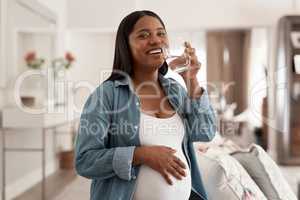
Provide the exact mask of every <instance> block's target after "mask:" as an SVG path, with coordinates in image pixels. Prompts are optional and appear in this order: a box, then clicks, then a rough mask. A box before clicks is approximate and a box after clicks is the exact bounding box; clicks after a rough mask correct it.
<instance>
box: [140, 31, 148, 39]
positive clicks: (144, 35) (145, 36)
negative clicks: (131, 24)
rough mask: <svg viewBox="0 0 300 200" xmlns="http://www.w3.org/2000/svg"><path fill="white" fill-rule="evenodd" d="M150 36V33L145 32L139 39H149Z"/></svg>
mask: <svg viewBox="0 0 300 200" xmlns="http://www.w3.org/2000/svg"><path fill="white" fill-rule="evenodd" d="M149 35H150V33H148V32H143V33H141V34H139V35H138V37H139V38H147V37H149Z"/></svg>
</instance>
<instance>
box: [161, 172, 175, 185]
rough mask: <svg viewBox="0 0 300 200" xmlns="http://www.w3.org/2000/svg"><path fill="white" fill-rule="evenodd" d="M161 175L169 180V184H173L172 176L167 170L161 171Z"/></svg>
mask: <svg viewBox="0 0 300 200" xmlns="http://www.w3.org/2000/svg"><path fill="white" fill-rule="evenodd" d="M161 175H162V176H163V177H164V179H165V180H166V181H167V183H168V184H169V185H173V182H172V180H171V178H170V176H169V173H168V172H167V171H163V172H162V173H161Z"/></svg>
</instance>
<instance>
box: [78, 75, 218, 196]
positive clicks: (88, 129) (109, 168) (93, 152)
mask: <svg viewBox="0 0 300 200" xmlns="http://www.w3.org/2000/svg"><path fill="white" fill-rule="evenodd" d="M159 81H160V84H161V86H162V87H163V90H164V92H165V94H166V96H167V98H168V100H169V102H170V104H171V105H172V107H173V108H174V110H175V111H176V112H177V113H178V114H179V116H180V117H181V119H182V121H183V124H184V126H185V136H184V139H183V141H182V150H183V152H184V154H185V157H186V159H187V162H188V164H189V168H190V171H191V177H192V190H193V191H194V192H196V193H197V194H198V195H200V196H202V197H203V199H207V196H206V193H205V190H204V187H203V183H202V180H201V175H200V171H199V169H198V166H197V161H196V155H195V152H194V149H193V144H192V142H195V141H210V140H212V138H213V137H214V135H215V131H216V120H215V113H214V110H213V109H212V107H211V105H210V104H209V100H208V95H207V93H206V91H204V93H203V94H202V95H201V97H199V98H197V99H190V98H189V97H188V94H187V92H186V90H185V88H184V87H182V86H181V85H180V84H179V83H178V82H177V81H175V80H173V79H171V78H165V77H163V76H162V75H159ZM139 124H140V101H139V98H138V96H137V95H136V94H135V93H134V92H133V89H132V87H131V84H130V81H129V79H126V78H124V79H121V80H115V81H105V82H103V83H102V84H101V85H100V86H99V87H97V89H96V90H95V91H94V92H93V93H92V94H91V95H90V96H89V98H88V100H87V102H86V103H85V106H84V109H83V112H82V114H81V118H80V126H79V131H78V135H77V138H76V144H75V166H76V170H77V173H78V174H79V175H81V176H84V177H86V178H89V179H92V184H91V189H90V199H91V200H102V199H103V200H132V199H133V196H134V191H135V186H136V179H137V176H138V174H139V166H134V165H132V160H133V153H134V149H135V147H137V146H140V140H139V128H140V127H139Z"/></svg>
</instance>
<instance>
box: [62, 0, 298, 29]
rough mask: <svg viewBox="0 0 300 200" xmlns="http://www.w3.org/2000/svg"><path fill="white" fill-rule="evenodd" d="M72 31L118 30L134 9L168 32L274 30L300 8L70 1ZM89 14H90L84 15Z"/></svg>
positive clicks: (283, 3) (208, 0)
mask: <svg viewBox="0 0 300 200" xmlns="http://www.w3.org/2000/svg"><path fill="white" fill-rule="evenodd" d="M67 4H68V5H67V6H68V15H67V16H68V24H67V26H68V28H110V29H116V28H117V25H118V24H119V22H120V20H121V19H122V18H123V16H125V15H126V14H128V13H129V12H130V11H132V10H134V9H149V10H153V11H155V12H157V13H158V14H159V15H160V16H161V17H162V18H163V20H164V21H165V22H166V25H167V28H168V29H185V30H186V29H199V28H203V27H204V28H215V27H218V28H220V27H249V26H270V25H274V24H275V23H276V22H277V19H278V18H279V17H280V16H282V15H285V14H291V13H295V10H296V8H297V7H299V6H298V5H299V0H297V4H296V3H295V2H294V0H272V1H264V0H243V1H241V0H227V1H219V0H186V1H180V0H164V1H161V0H152V1H148V0H126V1H117V0H113V1H110V2H107V1H106V2H105V3H104V2H103V1H98V0H88V1H85V3H84V4H83V3H82V2H81V1H72V0H68V3H67ZM84 11H86V12H84Z"/></svg>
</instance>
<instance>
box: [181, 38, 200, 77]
mask: <svg viewBox="0 0 300 200" xmlns="http://www.w3.org/2000/svg"><path fill="white" fill-rule="evenodd" d="M184 46H185V50H184V53H185V54H187V55H188V56H189V58H190V66H189V69H188V70H186V71H184V72H181V73H179V74H180V75H181V76H182V78H183V79H184V80H185V81H189V80H193V79H196V78H197V73H198V71H199V70H200V68H201V63H200V62H199V61H198V58H197V56H196V50H195V48H193V47H192V46H191V44H190V43H189V42H185V43H184Z"/></svg>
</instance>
